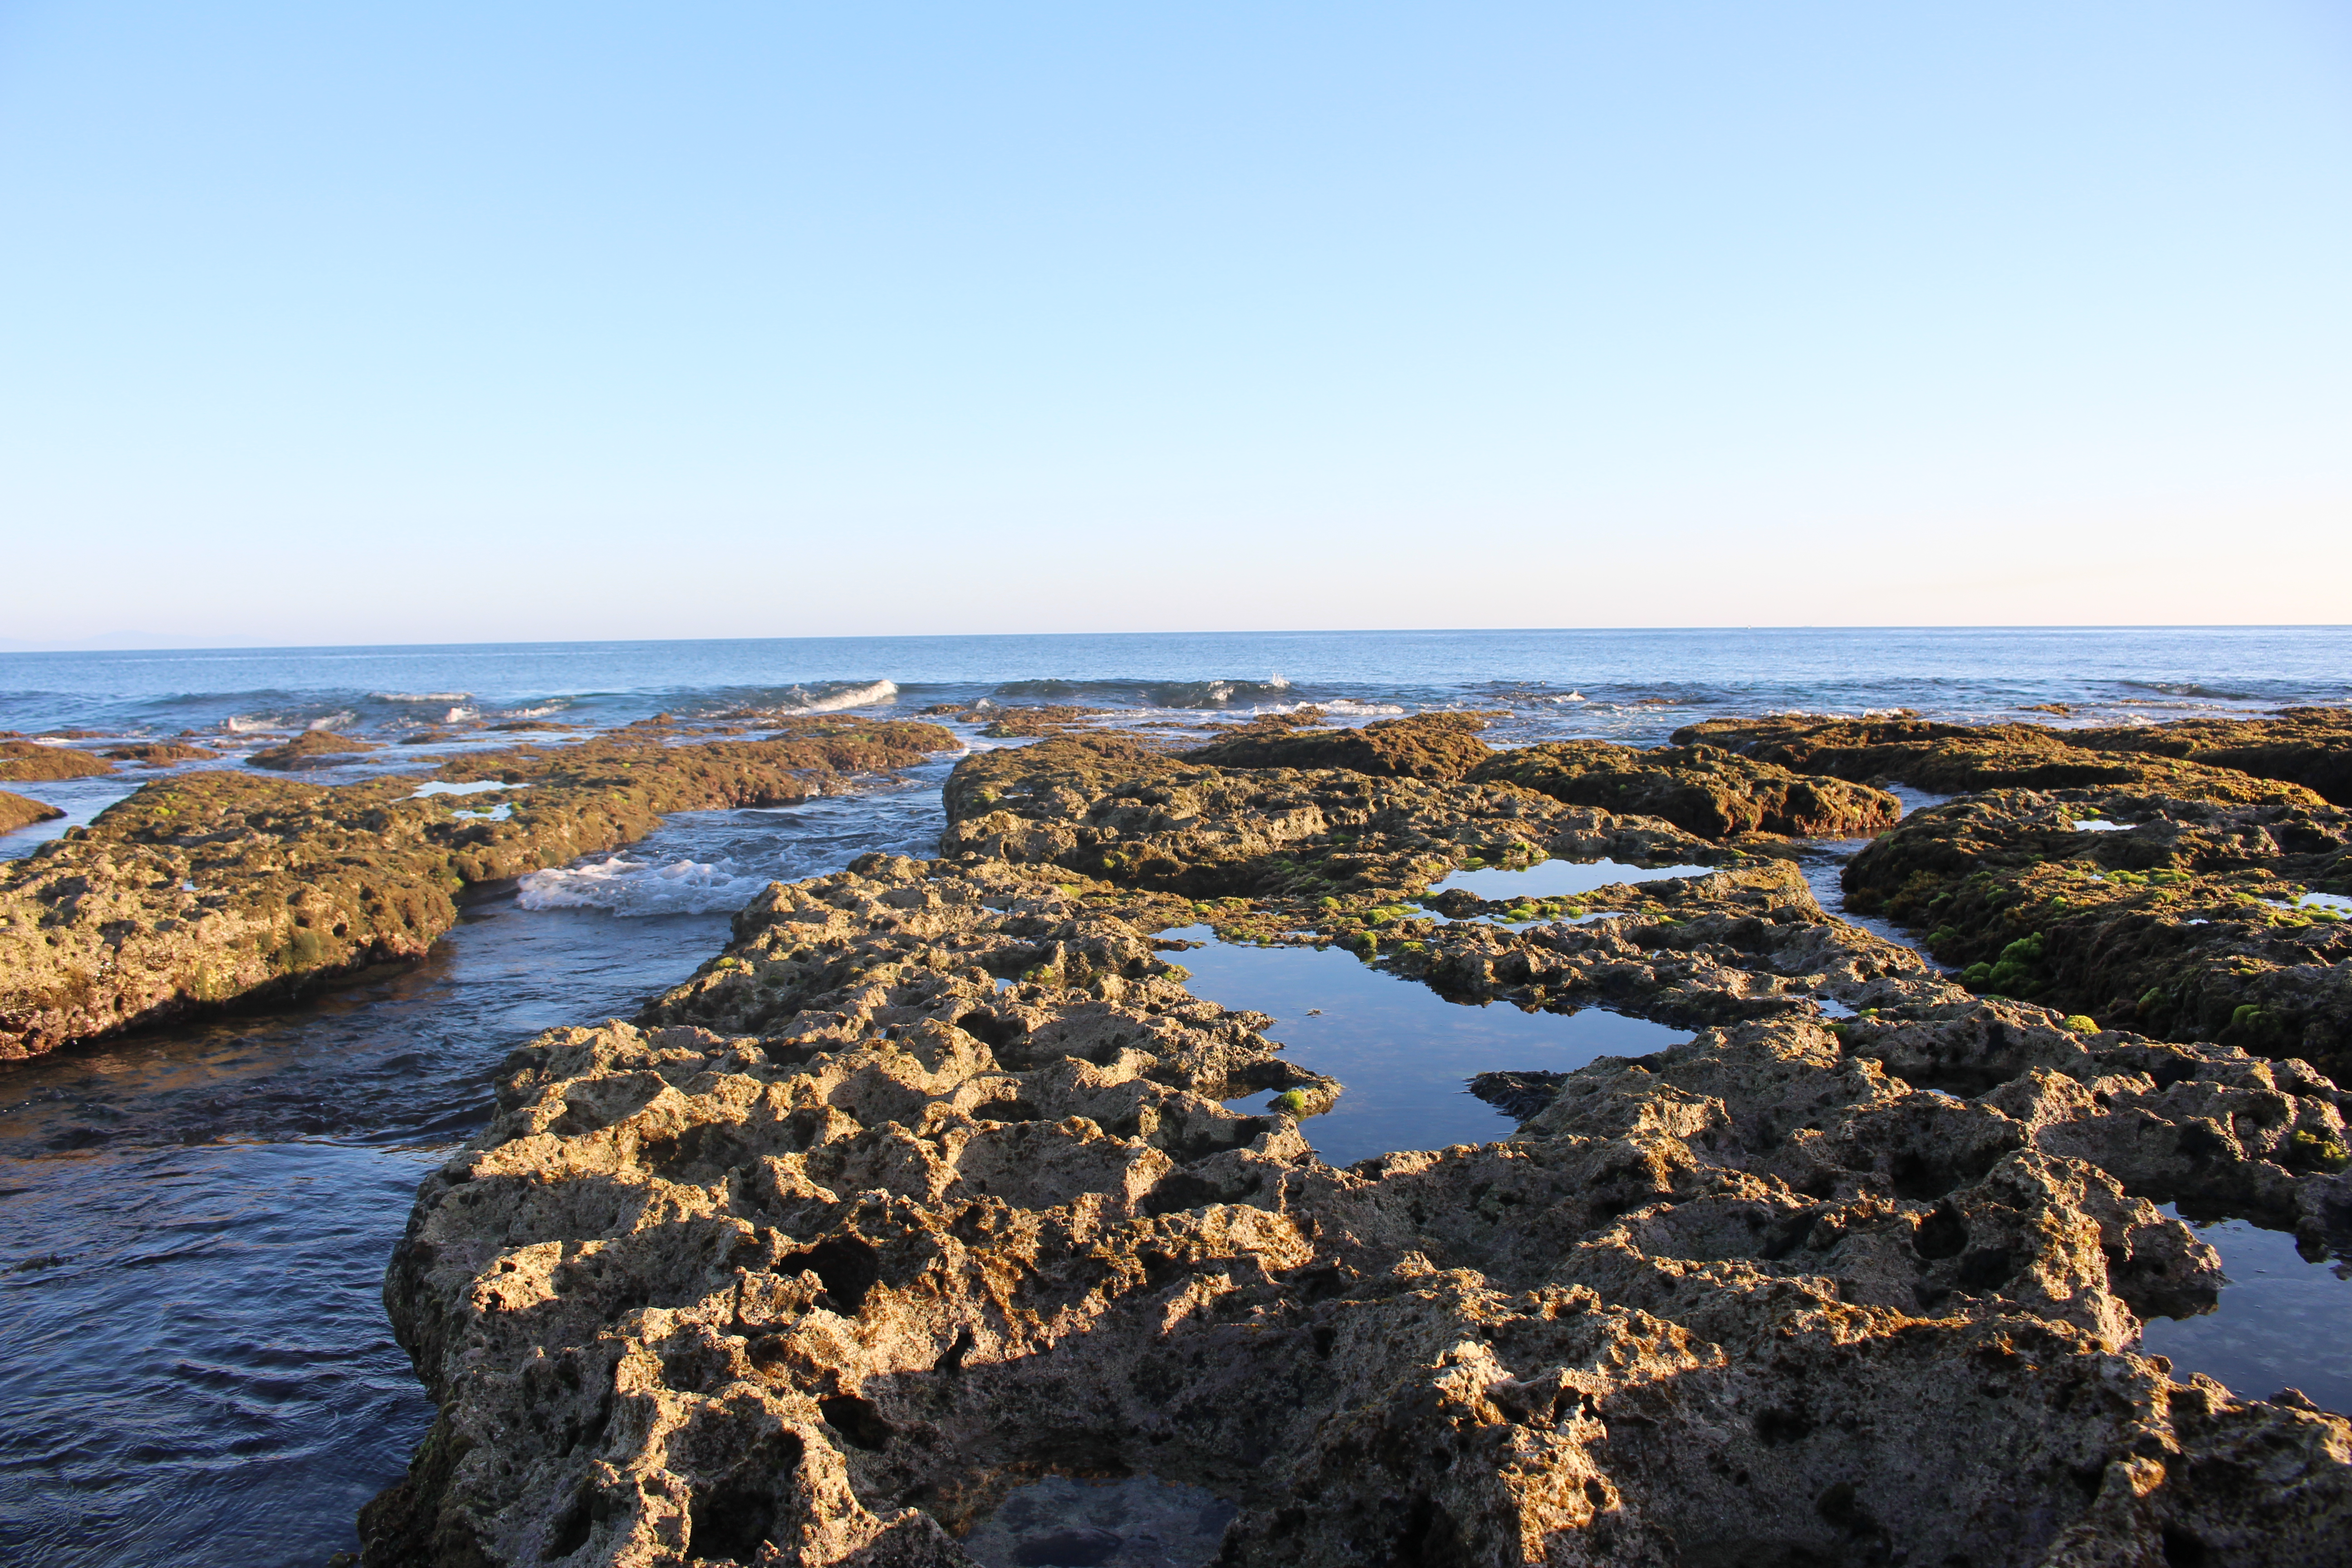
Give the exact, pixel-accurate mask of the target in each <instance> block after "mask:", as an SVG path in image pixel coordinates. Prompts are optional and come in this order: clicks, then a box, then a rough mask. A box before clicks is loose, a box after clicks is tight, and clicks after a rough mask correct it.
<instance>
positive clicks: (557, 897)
mask: <svg viewBox="0 0 2352 1568" xmlns="http://www.w3.org/2000/svg"><path fill="white" fill-rule="evenodd" d="M769 880H770V879H768V878H766V877H754V876H745V875H743V874H742V872H741V871H740V868H738V867H737V866H736V864H735V862H733V861H732V860H722V861H719V863H718V864H716V865H709V864H705V863H703V862H701V861H698V860H673V861H671V862H669V863H668V864H667V865H660V866H657V865H655V864H654V863H653V862H651V861H649V860H632V859H630V858H628V857H627V856H625V855H614V856H611V857H608V858H605V859H603V860H599V861H596V862H595V863H593V864H592V865H585V866H572V867H568V868H563V869H562V870H553V871H533V872H530V873H529V874H528V875H526V876H525V877H524V878H523V879H522V883H521V887H520V892H519V893H518V895H517V898H516V902H518V903H520V905H521V906H522V907H523V908H524V909H527V910H611V911H612V912H613V913H614V914H616V915H706V914H730V913H732V912H733V911H735V910H740V909H741V908H742V907H743V906H744V905H745V904H747V903H750V902H751V900H752V899H753V898H755V897H757V896H758V894H759V893H760V891H761V889H764V888H765V887H767V885H768V882H769Z"/></svg>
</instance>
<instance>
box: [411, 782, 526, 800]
mask: <svg viewBox="0 0 2352 1568" xmlns="http://www.w3.org/2000/svg"><path fill="white" fill-rule="evenodd" d="M529 788H530V785H529V784H508V783H506V782H504V781H503V780H500V779H475V780H472V781H471V782H469V783H467V784H419V785H417V786H416V789H415V793H413V794H412V795H409V797H408V798H409V799H411V800H423V799H424V798H425V796H427V795H487V794H488V793H489V792H490V791H491V790H494V789H529Z"/></svg>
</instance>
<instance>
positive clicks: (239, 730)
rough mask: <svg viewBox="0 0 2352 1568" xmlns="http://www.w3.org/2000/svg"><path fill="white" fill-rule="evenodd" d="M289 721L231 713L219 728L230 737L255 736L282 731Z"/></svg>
mask: <svg viewBox="0 0 2352 1568" xmlns="http://www.w3.org/2000/svg"><path fill="white" fill-rule="evenodd" d="M291 722H292V721H291V720H287V719H273V718H271V717H270V716H269V715H268V714H266V713H232V714H230V715H229V716H228V717H227V718H226V719H224V720H222V721H221V728H222V729H224V730H226V731H228V732H229V733H230V734H232V735H257V734H261V733H263V732H265V731H270V730H283V729H285V728H286V727H287V725H288V724H289V723H291Z"/></svg>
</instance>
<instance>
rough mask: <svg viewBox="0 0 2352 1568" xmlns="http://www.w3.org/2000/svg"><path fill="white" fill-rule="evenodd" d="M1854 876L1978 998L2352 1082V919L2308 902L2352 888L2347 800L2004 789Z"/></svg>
mask: <svg viewBox="0 0 2352 1568" xmlns="http://www.w3.org/2000/svg"><path fill="white" fill-rule="evenodd" d="M2078 822H2088V823H2092V824H2095V825H2104V826H2094V827H2090V828H2084V827H2078V826H2075V825H2076V824H2077V823H2078ZM1845 888H1846V894H1847V899H1848V900H1849V902H1850V903H1852V904H1853V907H1855V908H1856V909H1859V910H1867V911H1881V910H1883V911H1884V912H1885V913H1886V914H1888V915H1889V916H1891V917H1892V918H1894V919H1895V920H1898V921H1904V922H1905V923H1906V924H1908V925H1911V926H1914V927H1916V928H1919V929H1922V930H1924V931H1927V942H1928V944H1929V946H1930V947H1931V948H1932V949H1933V951H1934V952H1936V954H1937V957H1939V958H1941V959H1943V960H1944V961H1946V962H1947V963H1952V964H1954V965H1958V966H1964V967H1965V972H1966V975H1967V978H1968V980H1969V984H1971V985H1973V986H1975V987H1976V988H1977V989H1979V990H1980V991H1983V992H1987V993H1993V994H2008V995H2014V996H2021V997H2027V998H2031V999H2033V1000H2036V1001H2041V1002H2045V1003H2047V1004H2048V1005H2051V1006H2053V1007H2056V1008H2058V1009H2060V1010H2061V1011H2062V1012H2064V1013H2067V1014H2070V1015H2080V1016H2085V1017H2088V1018H2090V1019H2093V1020H2095V1022H2096V1023H2098V1024H2100V1025H2112V1026H2126V1027H2131V1028H2135V1029H2138V1030H2141V1031H2143V1032H2145V1033H2147V1034H2151V1035H2156V1036H2158V1037H2165V1038H2170V1039H2181V1040H2220V1041H2223V1042H2226V1043H2229V1044H2232V1045H2240V1046H2243V1047H2246V1048H2247V1049H2249V1050H2251V1051H2254V1052H2256V1053H2258V1054H2260V1055H2263V1056H2268V1057H2274V1058H2289V1057H2299V1058H2303V1059H2305V1060H2307V1061H2310V1062H2312V1063H2313V1064H2315V1066H2317V1067H2319V1068H2320V1069H2321V1070H2322V1071H2324V1072H2326V1073H2327V1074H2328V1075H2329V1076H2330V1077H2331V1078H2334V1079H2336V1081H2337V1082H2338V1083H2345V1082H2352V922H2347V921H2344V920H2342V919H2341V917H2340V915H2339V914H2338V912H2337V911H2336V910H2333V909H2330V908H2328V907H2326V906H2325V905H2324V904H2323V905H2306V904H2304V903H2303V902H2302V901H2301V900H2303V897H2304V895H2305V893H2306V892H2307V891H2310V890H2313V889H2318V890H2321V891H2326V892H2335V893H2338V894H2342V893H2347V892H2352V813H2347V812H2345V811H2344V810H2342V809H2340V808H2338V807H2336V806H2330V805H2222V804H2216V803H2213V802H2210V801H2206V800H2182V799H2179V798H2174V797H2168V796H2162V795H2142V794H2137V793H2133V794H2111V793H2107V792H2103V791H2085V790H2066V791H2056V792H2045V791H2030V790H1999V791H1993V792H1990V793H1988V794H1985V795H1978V796H1974V797H1971V798H1969V799H1967V800H1962V801H1954V802H1951V803H1949V804H1948V805H1940V806H1937V807H1934V808H1932V809H1930V810H1927V811H1923V812H1919V813H1917V814H1916V815H1915V816H1912V817H1910V818H1909V819H1907V820H1906V821H1905V823H1904V824H1903V825H1902V826H1900V827H1898V828H1896V829H1895V831H1893V832H1892V833H1889V834H1887V835H1885V837H1882V838H1880V839H1879V840H1878V841H1877V842H1875V843H1874V844H1872V845H1871V846H1870V847H1868V848H1866V849H1864V851H1863V852H1862V853H1861V854H1860V855H1858V856H1856V857H1855V858H1854V859H1853V863H1852V864H1851V865H1850V866H1848V868H1846V872H1845ZM2313 1157H2314V1158H2320V1157H2326V1158H2331V1159H2340V1158H2341V1154H2340V1152H2335V1153H2330V1152H2326V1151H2323V1150H2315V1151H2313Z"/></svg>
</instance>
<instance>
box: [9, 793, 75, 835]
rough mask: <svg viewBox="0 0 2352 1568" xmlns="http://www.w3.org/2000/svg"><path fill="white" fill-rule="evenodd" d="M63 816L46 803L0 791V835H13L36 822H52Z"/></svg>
mask: <svg viewBox="0 0 2352 1568" xmlns="http://www.w3.org/2000/svg"><path fill="white" fill-rule="evenodd" d="M64 815H65V813H64V812H62V811H59V810H58V808H57V807H56V806H54V805H49V804H48V803H47V801H39V800H35V799H33V798H32V797H31V796H29V795H16V794H12V793H11V792H9V791H7V790H5V789H0V833H14V832H16V829H18V828H20V827H30V826H33V824H35V823H37V822H54V821H56V820H57V819H58V817H60V816H64Z"/></svg>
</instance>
